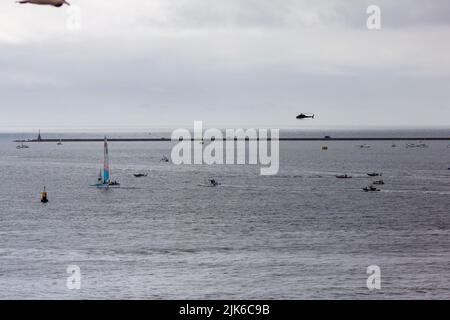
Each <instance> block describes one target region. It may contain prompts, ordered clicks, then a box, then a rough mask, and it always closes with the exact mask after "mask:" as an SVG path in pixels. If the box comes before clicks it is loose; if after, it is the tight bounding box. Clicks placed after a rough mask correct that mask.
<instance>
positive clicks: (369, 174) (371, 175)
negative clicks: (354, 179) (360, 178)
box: [367, 172, 383, 177]
mask: <svg viewBox="0 0 450 320" xmlns="http://www.w3.org/2000/svg"><path fill="white" fill-rule="evenodd" d="M367 175H368V176H369V177H381V176H382V175H383V174H382V173H378V172H372V173H368V174H367Z"/></svg>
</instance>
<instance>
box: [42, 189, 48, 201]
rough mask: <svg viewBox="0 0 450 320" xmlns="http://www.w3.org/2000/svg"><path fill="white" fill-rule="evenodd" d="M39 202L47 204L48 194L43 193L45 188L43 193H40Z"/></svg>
mask: <svg viewBox="0 0 450 320" xmlns="http://www.w3.org/2000/svg"><path fill="white" fill-rule="evenodd" d="M41 202H42V203H47V202H48V193H47V191H45V187H44V191H42V192H41Z"/></svg>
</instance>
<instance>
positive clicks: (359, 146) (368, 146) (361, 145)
mask: <svg viewBox="0 0 450 320" xmlns="http://www.w3.org/2000/svg"><path fill="white" fill-rule="evenodd" d="M357 147H358V148H361V149H369V148H370V145H368V144H365V143H364V144H359V145H357Z"/></svg>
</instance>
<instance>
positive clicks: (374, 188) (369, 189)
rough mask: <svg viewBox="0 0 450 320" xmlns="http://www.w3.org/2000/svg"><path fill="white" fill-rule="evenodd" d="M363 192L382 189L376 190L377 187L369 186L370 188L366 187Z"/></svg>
mask: <svg viewBox="0 0 450 320" xmlns="http://www.w3.org/2000/svg"><path fill="white" fill-rule="evenodd" d="M363 190H364V191H365V192H374V191H381V190H380V189H378V188H376V187H374V186H368V187H365V188H363Z"/></svg>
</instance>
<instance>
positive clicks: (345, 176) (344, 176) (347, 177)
mask: <svg viewBox="0 0 450 320" xmlns="http://www.w3.org/2000/svg"><path fill="white" fill-rule="evenodd" d="M336 178H338V179H351V178H352V176H349V175H348V174H339V175H337V176H336Z"/></svg>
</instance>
